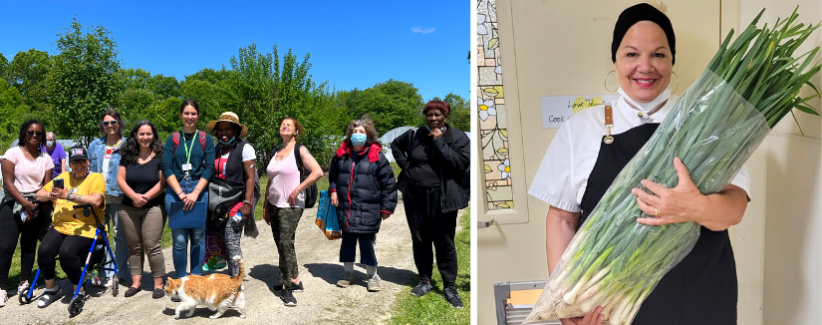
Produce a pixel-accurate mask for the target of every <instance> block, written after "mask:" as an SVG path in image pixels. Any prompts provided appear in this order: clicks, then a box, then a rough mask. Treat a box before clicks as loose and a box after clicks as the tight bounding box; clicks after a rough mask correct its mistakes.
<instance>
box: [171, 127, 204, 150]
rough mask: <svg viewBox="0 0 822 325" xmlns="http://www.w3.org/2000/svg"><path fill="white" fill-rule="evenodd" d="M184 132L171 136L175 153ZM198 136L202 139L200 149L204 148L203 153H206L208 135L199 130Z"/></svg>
mask: <svg viewBox="0 0 822 325" xmlns="http://www.w3.org/2000/svg"><path fill="white" fill-rule="evenodd" d="M182 134H183V131H180V132H174V134H172V135H171V142H172V143H173V144H174V152H175V153H176V152H177V147H178V146H179V145H180V138H181V137H182ZM197 135H198V137H199V138H200V147H202V148H203V152H205V147H206V133H205V132H203V131H200V130H197Z"/></svg>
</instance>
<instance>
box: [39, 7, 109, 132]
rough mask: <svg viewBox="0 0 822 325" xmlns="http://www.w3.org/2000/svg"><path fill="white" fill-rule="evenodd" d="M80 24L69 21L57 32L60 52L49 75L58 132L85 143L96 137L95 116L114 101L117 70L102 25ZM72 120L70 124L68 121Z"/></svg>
mask: <svg viewBox="0 0 822 325" xmlns="http://www.w3.org/2000/svg"><path fill="white" fill-rule="evenodd" d="M88 30H89V32H88V33H84V32H83V25H81V24H80V22H79V21H77V18H75V19H74V20H72V22H71V25H70V26H69V27H68V28H67V29H66V30H65V31H64V32H62V33H60V34H58V36H59V38H58V39H57V42H56V45H57V50H58V52H59V54H57V55H56V56H55V57H54V67H53V69H52V70H51V74H50V76H49V80H50V85H51V87H52V89H51V92H50V93H51V96H50V97H49V99H50V100H51V102H52V104H53V105H54V109H53V112H54V114H55V117H56V119H57V121H62V122H63V123H55V124H54V125H55V126H56V127H57V130H58V132H59V133H60V134H61V135H69V136H71V137H73V138H76V139H78V140H80V142H81V143H82V144H84V145H88V144H89V143H90V142H91V141H92V140H93V138H94V137H96V136H99V134H100V128H99V126H98V123H97V121H98V119H99V118H100V116H101V115H102V114H103V112H105V110H106V108H108V107H109V106H111V105H113V104H115V102H116V100H117V95H118V90H119V89H118V86H119V85H118V84H119V82H118V79H117V76H116V75H115V74H116V73H117V71H118V70H119V69H120V62H119V61H118V59H117V54H118V52H117V43H115V42H114V40H113V39H112V38H111V32H109V31H108V30H107V29H106V28H105V27H103V26H89V27H88ZM69 121H71V123H68V122H69Z"/></svg>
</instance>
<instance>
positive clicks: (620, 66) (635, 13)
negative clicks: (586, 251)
mask: <svg viewBox="0 0 822 325" xmlns="http://www.w3.org/2000/svg"><path fill="white" fill-rule="evenodd" d="M675 55H676V38H675V36H674V30H673V27H672V25H671V21H670V20H669V19H668V17H667V16H666V15H665V14H664V13H662V12H661V11H660V10H658V9H657V8H655V7H654V6H652V5H649V4H646V3H642V4H638V5H635V6H632V7H630V8H628V9H625V11H623V12H622V14H620V16H619V19H618V20H617V22H616V26H615V27H614V38H613V42H612V44H611V59H612V61H613V62H614V68H615V71H616V76H617V77H618V79H619V86H620V88H619V89H618V90H617V92H618V93H619V95H620V96H619V98H617V99H615V100H613V101H611V102H610V103H608V104H606V105H605V106H599V107H593V108H589V109H587V110H584V111H582V112H580V113H577V114H576V115H574V116H573V118H571V119H570V120H569V121H567V122H565V123H564V124H563V125H562V126H561V127H560V129H559V131H558V132H557V135H556V136H555V137H554V139H553V140H552V142H551V145H550V146H549V147H548V151H547V152H546V153H545V157H544V158H543V161H542V163H541V164H540V167H539V169H538V170H537V174H536V176H535V177H534V180H533V181H532V183H531V187H530V189H529V190H528V193H529V194H531V195H532V196H534V197H536V198H538V199H540V200H543V201H545V202H547V203H548V204H550V207H549V209H548V214H547V217H546V249H547V256H548V270H549V272H552V270H553V269H554V268H555V267H556V265H557V263H558V262H559V260H560V257H561V256H562V254H563V252H564V251H565V249H566V247H568V244H569V243H570V242H571V239H572V238H573V236H574V234H575V233H576V232H577V231H578V230H579V228H580V226H581V225H582V224H583V223H584V222H585V220H586V218H587V217H588V214H590V213H591V211H592V210H593V209H594V207H596V205H597V203H599V201H600V199H601V198H602V196H603V195H604V194H605V191H606V190H607V189H608V188H609V187H610V185H611V183H612V182H613V181H614V179H615V178H616V176H617V175H618V174H619V172H620V171H621V170H622V169H623V168H624V167H625V165H626V164H627V163H628V161H629V160H631V158H633V156H634V155H635V154H636V153H637V152H638V151H639V150H640V149H641V148H642V146H643V145H644V144H645V142H647V141H648V139H650V137H651V136H652V135H653V134H654V131H655V130H656V129H657V127H658V126H659V124H660V123H661V122H662V121H663V120H664V119H665V116H666V115H667V114H668V113H669V112H670V111H671V109H672V108H673V106H674V104H675V103H676V101H677V99H678V98H677V96H676V95H674V94H672V92H671V88H669V84H670V81H671V75H672V71H673V68H674V63H675ZM670 163H671V164H673V166H674V167H675V168H676V170H677V171H678V172H679V174H680V175H688V174H687V173H688V171H687V169H686V168H685V166H684V165H683V164H682V162H680V161H679V160H678V159H673V157H672V160H671V162H670ZM749 183H750V180H749V176H748V171H747V168H746V167H743V168H742V170H741V171H740V172H739V174H737V175H736V177H735V178H734V179H733V180H732V181H731V184H730V185H728V186H727V187H726V188H725V189H724V190H723V191H721V192H719V193H716V194H710V195H702V194H701V193H700V192H699V190H698V189H697V188H696V186H694V185H693V182H691V181H690V176H688V179H687V180H685V181H683V180H682V179H680V183H679V184H680V185H679V186H677V187H676V188H670V189H668V188H664V187H662V186H660V185H658V184H655V183H653V182H651V181H649V180H644V181H643V182H642V185H643V186H644V187H646V188H648V189H649V190H651V192H653V193H646V192H645V191H644V190H640V189H634V191H633V193H634V194H635V195H636V196H637V203H638V204H639V206H640V207H643V210H644V211H647V212H648V214H649V215H653V216H655V218H639V219H638V220H637V222H638V223H640V224H645V225H654V226H655V225H662V224H666V223H675V222H685V221H695V222H697V223H698V224H700V225H702V228H701V232H700V236H699V241H697V243H696V246H695V247H694V248H693V250H692V251H691V252H690V253H689V254H688V255H687V256H685V258H684V259H683V260H682V261H681V262H680V263H679V264H677V265H676V266H675V267H674V268H673V269H671V270H670V271H669V272H668V273H667V274H666V275H665V276H664V277H663V278H662V280H661V281H660V282H659V284H658V285H657V287H656V288H655V289H654V290H653V291H652V292H651V294H650V295H649V296H648V297H647V299H646V300H645V301H644V302H643V303H642V306H641V307H640V309H639V312H638V313H637V315H636V318H634V321H633V324H637V325H639V324H654V325H660V324H662V325H664V324H736V305H737V295H738V291H737V284H736V283H737V282H736V266H735V264H734V257H733V250H732V249H731V243H730V239H729V237H728V230H727V229H728V227H730V226H731V225H734V224H737V223H739V222H740V221H741V219H742V215H743V214H744V212H745V207H746V205H747V202H748V199H747V192H748V188H749ZM606 307H608V306H600V307H599V308H595V309H594V310H593V311H591V312H590V313H589V314H588V315H587V316H588V317H584V318H583V317H580V318H575V319H563V320H561V321H562V323H563V324H566V325H571V324H578V325H588V324H601V323H602V321H603V316H601V314H600V312H601V311H602V308H606ZM580 316H582V315H580Z"/></svg>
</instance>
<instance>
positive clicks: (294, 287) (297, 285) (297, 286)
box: [291, 281, 305, 292]
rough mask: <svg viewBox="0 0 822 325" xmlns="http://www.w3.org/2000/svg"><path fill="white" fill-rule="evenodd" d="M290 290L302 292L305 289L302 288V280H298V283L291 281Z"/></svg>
mask: <svg viewBox="0 0 822 325" xmlns="http://www.w3.org/2000/svg"><path fill="white" fill-rule="evenodd" d="M291 291H294V292H303V291H305V288H303V282H302V281H300V283H294V282H291Z"/></svg>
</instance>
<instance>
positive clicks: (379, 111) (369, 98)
mask: <svg viewBox="0 0 822 325" xmlns="http://www.w3.org/2000/svg"><path fill="white" fill-rule="evenodd" d="M349 103H350V106H348V109H349V114H350V117H351V118H352V119H354V118H359V117H360V116H362V115H364V114H368V115H369V116H371V118H372V119H373V120H374V126H375V127H376V128H377V132H379V133H380V134H384V133H385V132H388V131H390V130H391V129H393V128H396V127H400V126H419V125H422V124H423V122H424V121H423V119H422V111H421V110H422V107H423V104H424V103H423V101H422V96H421V95H420V94H419V90H418V89H417V88H416V87H414V85H413V84H411V83H407V82H402V81H398V80H394V79H390V80H388V81H386V82H382V83H378V84H376V85H374V86H373V87H371V88H368V89H366V90H363V91H359V92H355V93H352V94H351V97H350V98H349Z"/></svg>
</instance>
